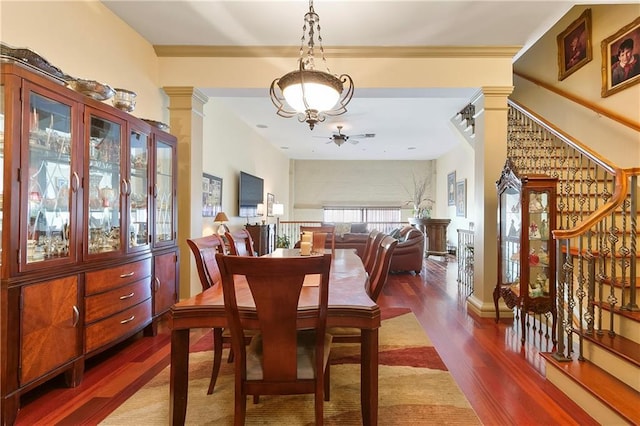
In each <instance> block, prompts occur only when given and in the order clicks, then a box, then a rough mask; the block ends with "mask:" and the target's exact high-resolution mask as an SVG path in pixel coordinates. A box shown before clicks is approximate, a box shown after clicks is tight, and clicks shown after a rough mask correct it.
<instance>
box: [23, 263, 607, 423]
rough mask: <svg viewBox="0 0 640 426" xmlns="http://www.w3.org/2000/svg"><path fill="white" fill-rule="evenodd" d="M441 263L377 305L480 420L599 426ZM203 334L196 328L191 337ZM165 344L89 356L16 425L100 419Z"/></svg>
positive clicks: (510, 325)
mask: <svg viewBox="0 0 640 426" xmlns="http://www.w3.org/2000/svg"><path fill="white" fill-rule="evenodd" d="M442 260H443V259H442V258H441V257H437V256H436V257H433V256H432V257H430V258H429V259H427V260H426V261H425V268H423V271H422V273H421V274H420V275H419V276H414V275H411V274H397V275H390V276H389V281H388V282H387V285H386V287H385V289H384V290H383V292H382V295H381V296H380V298H379V299H378V303H379V304H380V305H381V306H383V307H384V306H406V307H410V308H411V309H412V310H413V312H414V313H415V315H416V317H417V318H418V319H419V321H420V323H421V324H422V326H423V328H424V330H425V331H426V333H427V334H428V335H429V337H430V338H431V340H432V342H433V344H434V346H435V347H436V349H437V351H438V353H439V354H440V356H441V357H442V359H443V361H444V363H445V364H446V366H447V368H448V369H449V370H450V371H451V374H452V375H453V377H454V378H455V380H456V382H457V383H458V386H459V387H460V388H461V389H462V391H463V392H464V394H465V395H466V396H467V398H468V399H469V401H470V403H471V405H472V406H473V408H474V409H475V410H476V412H477V413H478V416H479V417H480V420H481V421H482V422H483V423H484V424H485V425H596V424H597V423H596V422H595V421H594V420H593V419H591V418H590V417H589V416H588V415H587V414H586V413H585V412H584V411H583V410H582V409H581V408H580V407H578V406H577V405H576V404H575V403H574V402H572V401H571V400H570V399H569V398H567V397H566V396H565V395H564V394H562V393H561V392H559V391H558V390H557V389H556V388H555V387H554V386H553V385H551V384H550V383H548V382H547V381H546V380H545V378H544V371H543V370H544V364H543V362H542V359H541V357H540V355H539V353H538V350H537V349H536V348H535V346H534V345H531V344H529V343H525V345H521V343H520V337H521V336H520V331H519V325H518V324H519V323H518V324H516V325H515V326H514V320H513V319H505V320H501V322H500V323H498V324H496V323H495V321H494V320H493V319H492V318H477V317H476V316H474V315H472V314H468V313H467V311H466V303H465V298H466V295H465V294H462V292H460V291H459V290H458V283H457V282H456V274H457V269H456V268H457V264H456V263H455V260H454V261H450V262H448V263H445V262H444V261H442ZM205 332H207V330H197V331H194V334H196V336H194V339H193V340H195V337H197V336H199V335H202V334H203V333H205ZM533 334H534V336H533V338H535V335H537V332H534V333H533ZM540 339H541V340H544V338H543V337H540ZM193 340H192V341H193ZM528 340H531V339H528ZM169 349H170V348H169V335H168V331H167V329H166V327H161V332H160V333H159V334H158V335H157V336H156V337H141V336H136V337H135V338H133V339H130V340H129V341H127V342H126V344H122V345H119V346H118V347H116V348H113V350H109V351H108V352H105V353H103V354H101V355H99V356H97V357H95V358H94V359H92V360H90V361H89V362H88V363H87V368H86V371H85V375H84V380H83V381H82V383H81V384H80V386H78V387H77V388H73V389H68V388H64V387H63V385H62V383H63V381H62V380H61V378H60V380H58V379H54V380H52V381H50V382H49V383H47V384H45V385H43V386H41V387H40V388H38V389H36V390H35V391H32V392H31V393H29V394H27V395H25V396H23V398H22V403H23V408H22V409H21V410H20V413H19V415H18V419H17V422H16V424H17V425H35V424H46V425H52V424H60V425H72V424H74V425H75V424H83V425H91V424H97V423H99V422H100V420H102V419H103V418H105V417H106V416H107V415H108V414H109V413H110V412H111V411H112V410H113V409H115V408H116V407H117V406H118V405H119V404H121V403H122V402H123V401H124V400H126V399H127V398H128V397H129V396H130V395H132V394H133V393H134V392H135V391H136V390H137V389H138V388H139V387H140V386H142V385H143V384H144V383H146V381H148V380H149V379H150V378H151V377H153V376H154V375H156V374H157V373H158V372H159V371H160V370H161V369H162V368H164V367H165V366H167V365H168V364H169ZM549 350H550V348H549ZM425 423H427V421H426V419H425ZM137 424H144V421H143V420H141V421H140V422H137Z"/></svg>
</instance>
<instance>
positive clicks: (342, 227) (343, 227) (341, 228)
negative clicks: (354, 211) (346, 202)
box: [335, 223, 351, 237]
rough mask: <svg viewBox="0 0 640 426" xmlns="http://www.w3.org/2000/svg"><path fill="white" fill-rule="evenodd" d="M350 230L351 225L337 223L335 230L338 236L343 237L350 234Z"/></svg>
mask: <svg viewBox="0 0 640 426" xmlns="http://www.w3.org/2000/svg"><path fill="white" fill-rule="evenodd" d="M350 229H351V224H350V223H336V228H335V230H336V236H340V237H342V236H343V235H344V234H346V233H347V232H349V230H350Z"/></svg>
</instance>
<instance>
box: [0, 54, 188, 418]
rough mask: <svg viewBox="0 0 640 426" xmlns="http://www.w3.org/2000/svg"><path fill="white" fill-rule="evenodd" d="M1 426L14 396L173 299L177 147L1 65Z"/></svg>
mask: <svg viewBox="0 0 640 426" xmlns="http://www.w3.org/2000/svg"><path fill="white" fill-rule="evenodd" d="M1 67H2V68H1V73H0V74H1V78H2V80H1V85H0V165H1V166H2V171H3V173H2V185H1V188H2V194H1V197H0V202H1V203H2V212H1V218H0V219H1V220H0V233H1V235H2V237H1V241H2V245H1V250H2V251H1V257H0V261H1V279H2V281H1V287H0V330H1V347H0V349H1V358H0V373H1V376H2V383H1V384H0V391H1V395H0V397H1V399H2V401H1V403H2V409H1V416H2V418H1V419H0V422H1V423H2V424H12V423H13V422H14V421H15V417H16V414H17V411H18V409H19V407H20V395H21V394H23V393H24V392H26V391H29V390H31V389H33V388H35V387H37V386H38V385H40V384H42V383H44V382H45V381H47V380H50V379H51V378H53V377H54V376H57V375H59V374H64V375H65V379H66V382H67V384H68V385H70V386H75V385H77V384H78V383H79V382H80V381H81V379H82V374H83V370H84V361H85V359H86V358H88V357H90V356H93V355H95V354H97V353H99V352H101V351H103V350H105V349H106V348H108V347H110V346H112V345H114V344H115V343H117V342H121V341H123V340H125V339H126V338H128V337H130V336H132V335H133V334H135V333H137V332H139V331H141V330H143V329H144V330H145V333H147V334H152V333H155V330H156V328H155V327H156V323H157V321H158V319H159V318H160V316H161V315H162V314H164V313H165V312H166V311H167V310H168V309H169V307H170V306H171V305H172V304H173V303H174V302H175V301H176V299H177V282H178V249H177V244H176V243H177V241H176V224H177V222H176V220H177V210H176V176H175V173H176V164H177V163H176V161H177V157H176V146H177V144H176V138H175V137H173V136H172V135H170V134H168V133H166V132H164V131H161V130H160V129H158V128H156V127H154V126H152V125H150V124H148V123H146V122H145V121H143V120H140V119H137V118H135V117H133V116H132V115H130V114H128V113H126V112H124V111H121V110H119V109H116V108H114V107H112V106H110V105H108V104H106V103H103V102H99V101H97V100H94V99H91V98H89V97H87V96H85V95H82V94H81V93H78V92H76V91H74V90H71V89H70V88H68V87H66V85H65V84H64V82H63V81H61V80H58V79H56V78H53V77H52V76H48V75H45V74H43V73H41V72H38V71H37V70H33V69H29V67H27V66H25V65H20V64H18V63H15V62H6V63H2V65H1Z"/></svg>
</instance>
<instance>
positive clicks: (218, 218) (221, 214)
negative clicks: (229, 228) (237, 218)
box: [213, 212, 229, 222]
mask: <svg viewBox="0 0 640 426" xmlns="http://www.w3.org/2000/svg"><path fill="white" fill-rule="evenodd" d="M213 221H214V222H229V218H228V217H227V215H226V214H225V213H224V212H218V213H217V214H216V217H215V218H213Z"/></svg>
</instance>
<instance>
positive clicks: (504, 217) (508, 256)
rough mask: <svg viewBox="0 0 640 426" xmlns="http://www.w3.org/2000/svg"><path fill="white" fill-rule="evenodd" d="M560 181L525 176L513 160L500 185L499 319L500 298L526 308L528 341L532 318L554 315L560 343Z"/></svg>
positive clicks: (523, 314)
mask: <svg viewBox="0 0 640 426" xmlns="http://www.w3.org/2000/svg"><path fill="white" fill-rule="evenodd" d="M556 185H557V179H556V178H550V177H549V176H546V175H527V176H519V175H518V173H517V171H516V169H515V166H514V165H513V164H512V163H511V161H510V160H507V162H506V164H505V166H504V168H503V170H502V174H501V176H500V179H499V180H498V182H497V190H498V206H499V207H498V208H499V218H500V222H499V231H498V283H497V284H496V288H495V290H494V292H493V300H494V304H495V310H496V321H498V320H499V319H500V310H499V306H498V301H499V299H500V297H502V299H503V300H504V302H505V304H506V305H507V306H508V307H509V308H514V307H515V308H518V309H520V311H521V313H520V322H521V326H522V338H521V340H522V342H523V343H524V341H525V335H526V334H525V321H526V319H525V317H526V316H527V315H528V314H550V315H551V316H552V322H553V324H552V330H553V335H552V339H553V342H554V343H555V342H556V336H555V330H556V320H557V318H556V309H555V306H556V291H555V285H554V283H555V276H556V266H555V265H556V256H555V244H554V243H553V237H552V235H551V231H552V230H553V229H555V228H556Z"/></svg>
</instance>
